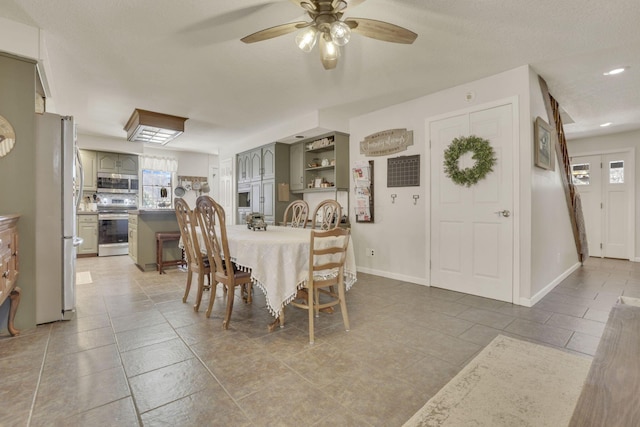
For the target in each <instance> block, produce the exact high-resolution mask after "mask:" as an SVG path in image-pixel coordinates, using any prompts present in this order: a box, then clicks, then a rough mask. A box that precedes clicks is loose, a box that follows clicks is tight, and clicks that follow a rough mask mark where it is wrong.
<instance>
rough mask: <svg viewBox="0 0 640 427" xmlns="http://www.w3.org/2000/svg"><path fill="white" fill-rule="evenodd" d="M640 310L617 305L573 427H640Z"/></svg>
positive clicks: (581, 399) (573, 419) (601, 343)
mask: <svg viewBox="0 0 640 427" xmlns="http://www.w3.org/2000/svg"><path fill="white" fill-rule="evenodd" d="M638 390H640V307H638V306H635V305H630V304H625V303H624V302H623V303H618V304H616V305H615V306H614V307H613V308H612V309H611V312H610V314H609V320H608V321H607V325H606V326H605V330H604V333H603V334H602V338H601V339H600V344H599V345H598V350H597V351H596V355H595V356H594V358H593V362H592V363H591V369H590V370H589V375H588V376H587V379H586V381H585V384H584V388H583V389H582V393H581V394H580V398H579V399H578V403H577V405H576V408H575V410H574V412H573V417H572V418H571V423H570V426H571V427H589V426H594V427H595V426H607V427H621V426H629V427H631V426H640V405H638Z"/></svg>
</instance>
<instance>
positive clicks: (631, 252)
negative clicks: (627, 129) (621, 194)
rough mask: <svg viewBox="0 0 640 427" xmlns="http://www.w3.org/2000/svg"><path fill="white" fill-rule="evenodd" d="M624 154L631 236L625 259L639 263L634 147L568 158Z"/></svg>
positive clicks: (581, 154)
mask: <svg viewBox="0 0 640 427" xmlns="http://www.w3.org/2000/svg"><path fill="white" fill-rule="evenodd" d="M616 153H625V154H627V155H628V156H629V160H630V164H629V169H628V171H629V172H628V173H629V177H630V178H631V179H630V180H629V208H628V209H629V211H628V214H629V215H628V218H629V219H628V220H627V221H628V222H627V227H628V230H629V234H630V235H631V241H630V242H629V245H628V247H627V255H628V257H627V259H628V260H629V261H634V262H640V258H636V257H635V255H636V218H635V206H636V149H635V147H628V148H614V149H611V150H597V151H576V152H571V153H570V155H569V158H573V157H582V156H602V155H606V154H616ZM625 175H627V169H626V168H625Z"/></svg>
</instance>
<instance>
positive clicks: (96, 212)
mask: <svg viewBox="0 0 640 427" xmlns="http://www.w3.org/2000/svg"><path fill="white" fill-rule="evenodd" d="M76 213H77V214H78V215H98V211H78V212H76Z"/></svg>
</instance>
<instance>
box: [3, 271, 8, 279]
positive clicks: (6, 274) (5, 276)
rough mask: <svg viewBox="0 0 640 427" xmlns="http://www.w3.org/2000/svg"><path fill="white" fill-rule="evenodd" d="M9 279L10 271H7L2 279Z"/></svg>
mask: <svg viewBox="0 0 640 427" xmlns="http://www.w3.org/2000/svg"><path fill="white" fill-rule="evenodd" d="M7 277H9V270H7V271H5V272H4V273H2V278H3V279H6V278H7Z"/></svg>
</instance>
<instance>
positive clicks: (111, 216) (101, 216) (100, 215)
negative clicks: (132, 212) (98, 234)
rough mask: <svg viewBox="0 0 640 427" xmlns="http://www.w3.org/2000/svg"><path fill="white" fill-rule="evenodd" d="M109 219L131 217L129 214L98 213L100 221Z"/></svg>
mask: <svg viewBox="0 0 640 427" xmlns="http://www.w3.org/2000/svg"><path fill="white" fill-rule="evenodd" d="M109 219H127V220H128V219H129V215H128V214H98V221H101V220H109Z"/></svg>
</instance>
